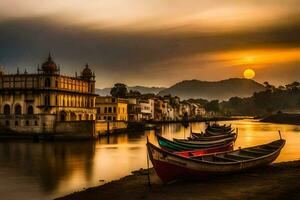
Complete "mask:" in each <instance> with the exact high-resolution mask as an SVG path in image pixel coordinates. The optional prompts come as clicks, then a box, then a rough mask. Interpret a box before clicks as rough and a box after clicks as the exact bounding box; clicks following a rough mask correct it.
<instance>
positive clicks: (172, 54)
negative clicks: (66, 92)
mask: <svg viewBox="0 0 300 200" xmlns="http://www.w3.org/2000/svg"><path fill="white" fill-rule="evenodd" d="M295 19H296V18H295ZM299 24H300V23H298V22H297V21H296V20H295V21H293V20H290V23H289V24H284V25H282V24H280V25H277V26H275V25H274V26H272V27H262V28H260V29H259V30H257V29H252V30H239V31H230V32H223V31H222V32H207V31H204V32H199V31H198V30H192V29H187V30H185V27H184V26H179V27H176V28H173V29H171V30H170V29H169V28H160V29H153V30H151V31H150V30H147V31H127V30H124V29H107V28H105V29H103V30H101V29H98V30H93V29H90V28H89V26H85V25H70V24H65V23H62V22H61V21H56V20H53V19H52V17H34V18H18V19H11V20H4V21H2V22H0V44H1V45H0V64H2V65H4V66H5V67H6V69H7V70H9V71H14V70H16V67H18V66H20V67H23V66H25V67H27V66H30V67H29V68H30V69H31V70H35V69H36V65H37V64H39V63H42V62H43V61H44V60H45V58H46V56H47V54H48V51H49V50H50V51H51V52H52V53H53V55H54V58H55V59H56V61H57V62H58V63H59V64H61V67H62V69H63V70H64V72H65V73H74V71H75V70H77V71H80V70H81V69H82V68H83V65H84V64H85V63H86V62H89V63H90V64H91V66H92V67H94V69H95V71H96V74H97V77H98V80H97V82H98V86H99V87H104V86H110V85H112V84H113V83H114V82H115V81H124V82H127V83H128V84H155V85H161V84H163V85H170V84H172V83H174V82H175V81H177V80H178V79H179V78H182V77H180V76H178V75H180V74H184V78H188V77H193V78H197V77H198V78H201V79H206V80H207V79H214V77H218V78H220V76H216V75H214V74H215V73H209V71H211V72H213V71H214V70H215V69H219V68H220V67H221V65H222V66H224V65H227V64H226V63H225V64H224V63H222V62H221V61H222V60H218V59H209V58H211V55H215V54H218V53H220V52H226V51H241V50H247V49H260V48H263V49H272V48H296V47H299V42H300V38H299V37H298V35H299V34H300V26H299ZM218 62H219V63H218ZM204 68H205V70H206V72H205V73H204V74H205V76H204V75H203V73H201V72H203V70H201V69H204ZM187 69H189V70H187ZM208 69H210V70H208ZM174 70H176V71H174ZM231 71H232V72H235V70H231ZM195 72H197V73H195ZM160 73H161V75H158V74H160ZM226 73H227V74H228V75H229V74H230V70H228V71H227V72H226ZM235 74H236V72H235V73H233V75H235ZM195 76H197V77H195ZM153 77H155V78H154V79H153Z"/></svg>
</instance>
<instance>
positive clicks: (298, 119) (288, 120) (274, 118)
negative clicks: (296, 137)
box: [260, 113, 300, 125]
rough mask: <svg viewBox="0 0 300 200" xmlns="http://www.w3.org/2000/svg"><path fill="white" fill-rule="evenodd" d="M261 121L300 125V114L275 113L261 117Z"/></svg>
mask: <svg viewBox="0 0 300 200" xmlns="http://www.w3.org/2000/svg"><path fill="white" fill-rule="evenodd" d="M260 121H261V122H267V123H274V124H288V125H300V114H288V113H279V114H273V115H270V116H267V117H265V118H263V119H261V120H260Z"/></svg>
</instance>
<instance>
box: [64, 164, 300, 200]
mask: <svg viewBox="0 0 300 200" xmlns="http://www.w3.org/2000/svg"><path fill="white" fill-rule="evenodd" d="M151 183H152V186H151V187H148V186H147V176H146V175H145V173H135V174H133V175H130V176H127V177H124V178H122V179H120V180H117V181H113V182H110V183H107V184H105V185H102V186H98V187H94V188H90V189H87V190H85V191H81V192H77V193H73V194H70V195H68V196H66V197H62V198H59V199H60V200H71V199H72V200H89V199H110V200H117V199H123V200H127V199H128V200H133V199H153V200H160V199H163V200H181V199H184V200H196V199H197V200H198V199H205V200H210V199H213V200H218V199H220V200H221V199H222V200H224V199H225V200H226V199H228V200H229V199H230V200H231V199H255V200H260V199H289V200H292V199H300V192H299V191H300V161H293V162H285V163H278V164H273V165H270V166H267V167H264V168H260V169H256V170H252V171H248V172H243V173H238V174H233V175H226V176H225V175H224V176H218V177H210V178H206V179H204V180H199V181H190V182H186V181H185V182H175V183H172V184H168V185H163V184H162V183H161V182H160V180H159V178H158V177H157V176H156V174H155V172H154V170H151Z"/></svg>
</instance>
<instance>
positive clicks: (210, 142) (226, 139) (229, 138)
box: [173, 134, 236, 144]
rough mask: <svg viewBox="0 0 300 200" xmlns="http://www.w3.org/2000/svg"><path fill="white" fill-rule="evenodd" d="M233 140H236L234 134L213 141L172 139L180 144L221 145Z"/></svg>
mask: <svg viewBox="0 0 300 200" xmlns="http://www.w3.org/2000/svg"><path fill="white" fill-rule="evenodd" d="M235 140H236V134H234V135H232V136H230V137H225V138H220V139H214V140H188V139H175V138H174V139H173V141H175V142H178V143H182V144H223V143H227V142H231V141H235Z"/></svg>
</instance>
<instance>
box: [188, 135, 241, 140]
mask: <svg viewBox="0 0 300 200" xmlns="http://www.w3.org/2000/svg"><path fill="white" fill-rule="evenodd" d="M236 135H237V134H236V133H229V134H227V133H226V134H219V135H207V134H197V133H191V136H190V137H189V138H188V139H189V140H200V141H209V140H219V139H224V138H228V137H232V136H236Z"/></svg>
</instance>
